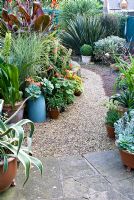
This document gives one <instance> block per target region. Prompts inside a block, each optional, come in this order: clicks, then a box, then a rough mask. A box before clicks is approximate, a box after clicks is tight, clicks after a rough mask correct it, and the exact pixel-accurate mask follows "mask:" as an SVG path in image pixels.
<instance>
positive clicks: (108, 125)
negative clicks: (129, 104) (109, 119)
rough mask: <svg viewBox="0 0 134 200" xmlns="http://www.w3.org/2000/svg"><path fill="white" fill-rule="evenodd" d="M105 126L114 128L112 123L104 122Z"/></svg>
mask: <svg viewBox="0 0 134 200" xmlns="http://www.w3.org/2000/svg"><path fill="white" fill-rule="evenodd" d="M105 126H107V127H111V128H114V125H113V126H112V125H110V124H107V123H105Z"/></svg>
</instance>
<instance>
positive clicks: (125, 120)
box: [114, 109, 134, 170]
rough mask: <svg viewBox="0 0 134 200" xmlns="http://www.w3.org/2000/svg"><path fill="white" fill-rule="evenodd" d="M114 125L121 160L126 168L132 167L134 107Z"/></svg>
mask: <svg viewBox="0 0 134 200" xmlns="http://www.w3.org/2000/svg"><path fill="white" fill-rule="evenodd" d="M114 127H115V133H116V145H117V147H118V149H119V152H120V156H121V160H122V162H123V164H124V165H125V166H127V168H128V170H131V169H134V109H132V110H131V111H130V112H129V113H127V112H126V113H125V114H124V115H123V117H122V118H121V119H119V120H118V121H117V122H116V123H115V124H114Z"/></svg>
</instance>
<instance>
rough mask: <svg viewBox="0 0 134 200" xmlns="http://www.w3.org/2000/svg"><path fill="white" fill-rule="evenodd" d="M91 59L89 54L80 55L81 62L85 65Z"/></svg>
mask: <svg viewBox="0 0 134 200" xmlns="http://www.w3.org/2000/svg"><path fill="white" fill-rule="evenodd" d="M90 61H91V56H82V62H83V63H85V64H86V65H87V64H89V63H90Z"/></svg>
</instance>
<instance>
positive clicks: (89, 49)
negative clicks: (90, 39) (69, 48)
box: [80, 44, 93, 56]
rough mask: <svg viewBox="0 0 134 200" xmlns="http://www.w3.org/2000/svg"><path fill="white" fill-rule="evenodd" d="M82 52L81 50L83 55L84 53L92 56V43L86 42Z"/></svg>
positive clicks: (81, 49)
mask: <svg viewBox="0 0 134 200" xmlns="http://www.w3.org/2000/svg"><path fill="white" fill-rule="evenodd" d="M80 52H81V55H83V56H91V55H92V52H93V50H92V47H91V46H90V45H88V44H84V45H82V47H81V48H80Z"/></svg>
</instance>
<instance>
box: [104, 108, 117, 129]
mask: <svg viewBox="0 0 134 200" xmlns="http://www.w3.org/2000/svg"><path fill="white" fill-rule="evenodd" d="M119 119H120V115H119V113H118V111H117V110H115V109H110V110H108V112H107V115H106V118H105V123H106V124H107V125H110V126H112V127H113V126H114V123H115V122H117V121H118V120H119Z"/></svg>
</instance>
